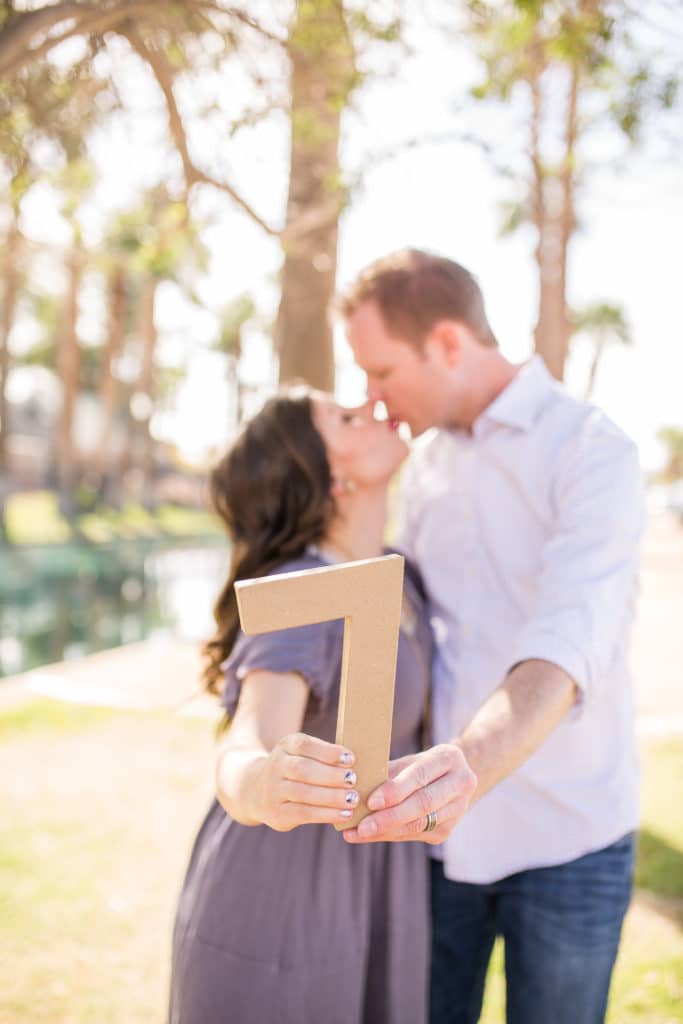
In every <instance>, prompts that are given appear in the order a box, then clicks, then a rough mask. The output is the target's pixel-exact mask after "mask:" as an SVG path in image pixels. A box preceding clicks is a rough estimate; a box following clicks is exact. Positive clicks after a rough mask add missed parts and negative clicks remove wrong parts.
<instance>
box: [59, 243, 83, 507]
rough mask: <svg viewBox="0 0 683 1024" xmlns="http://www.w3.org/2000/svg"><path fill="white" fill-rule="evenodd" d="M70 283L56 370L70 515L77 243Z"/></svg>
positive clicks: (76, 383) (63, 492)
mask: <svg viewBox="0 0 683 1024" xmlns="http://www.w3.org/2000/svg"><path fill="white" fill-rule="evenodd" d="M67 266H68V273H69V284H68V288H67V295H66V303H65V307H64V322H63V325H62V331H61V337H60V339H59V349H58V353H57V371H58V373H59V379H60V381H61V385H62V408H61V413H60V417H59V425H58V430H57V480H58V487H59V498H60V507H61V509H62V511H63V513H64V515H65V516H67V518H73V516H74V514H75V511H76V504H75V495H74V491H75V486H76V452H75V448H74V436H73V435H74V418H75V412H76V401H77V399H78V393H79V390H80V377H81V350H80V346H79V344H78V293H79V290H80V286H81V278H82V276H83V253H82V251H81V250H80V249H79V248H78V246H75V247H74V248H73V249H72V251H71V253H70V255H69V258H68V261H67Z"/></svg>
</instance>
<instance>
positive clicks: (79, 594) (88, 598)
mask: <svg viewBox="0 0 683 1024" xmlns="http://www.w3.org/2000/svg"><path fill="white" fill-rule="evenodd" d="M228 560H229V551H228V548H227V545H226V544H225V543H222V542H221V541H220V540H217V539H216V538H210V539H207V540H206V541H196V540H194V539H193V540H192V541H183V542H178V541H168V540H166V539H164V540H155V539H149V538H136V539H131V540H119V541H116V542H115V543H112V544H102V545H85V544H66V545H62V546H50V547H34V548H28V547H27V548H12V547H4V546H3V547H0V677H2V676H8V675H13V674H14V673H16V672H23V671H25V670H27V669H30V668H35V667H37V666H39V665H45V664H48V663H50V662H54V661H63V660H66V659H70V658H76V657H80V656H82V655H83V654H89V653H92V652H94V651H100V650H104V649H106V648H109V647H117V646H119V645H120V644H124V643H131V642H134V641H136V640H143V639H146V638H148V637H150V636H155V635H159V634H173V635H176V636H179V637H181V638H183V639H192V640H199V639H202V638H203V637H205V636H207V635H208V633H209V632H210V630H211V626H212V615H211V611H212V607H213V603H214V601H215V598H216V596H217V593H218V590H219V588H220V586H221V583H222V581H223V580H224V579H225V576H226V573H227V569H228Z"/></svg>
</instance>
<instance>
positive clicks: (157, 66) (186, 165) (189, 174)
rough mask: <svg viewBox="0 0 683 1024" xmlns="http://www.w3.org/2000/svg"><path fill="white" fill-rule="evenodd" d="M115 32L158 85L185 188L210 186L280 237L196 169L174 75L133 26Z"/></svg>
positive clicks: (229, 188) (231, 193)
mask: <svg viewBox="0 0 683 1024" xmlns="http://www.w3.org/2000/svg"><path fill="white" fill-rule="evenodd" d="M118 32H119V34H120V35H122V36H124V37H125V38H126V39H127V40H128V42H129V43H130V45H131V47H132V48H133V50H134V51H135V52H136V53H137V54H138V56H139V57H140V58H141V59H142V60H144V61H145V63H146V64H147V65H148V66H149V68H150V69H151V71H152V73H153V75H154V77H155V79H156V82H157V85H158V86H159V88H160V89H161V92H162V93H163V96H164V100H165V101H166V109H167V111H168V122H169V129H170V132H171V135H172V136H173V140H174V142H175V145H176V148H177V150H178V152H179V154H180V159H181V161H182V164H183V173H184V175H185V183H186V185H187V188H188V189H190V188H191V187H192V186H193V185H196V184H205V185H213V187H214V188H217V189H220V191H221V192H225V193H226V194H227V195H229V196H230V198H231V199H232V200H233V202H235V203H236V204H237V205H238V206H239V207H240V209H241V210H243V211H244V212H245V213H246V214H248V215H249V217H251V219H252V220H253V221H254V222H255V223H256V224H258V225H259V227H260V228H262V229H263V231H265V232H266V234H268V235H270V236H271V237H273V238H278V237H280V234H281V232H280V231H278V230H277V229H276V228H274V227H272V225H270V224H268V223H267V222H266V221H265V220H264V219H263V218H262V217H260V216H259V214H258V213H257V212H256V211H255V210H254V208H253V207H252V206H251V205H250V204H249V203H248V202H247V201H246V200H245V199H243V198H242V196H241V195H240V194H239V193H238V192H237V191H236V190H235V189H234V188H233V187H232V185H229V184H228V183H227V182H225V181H221V180H219V179H218V178H214V177H212V176H211V175H209V174H207V173H206V172H205V171H202V170H201V168H199V167H197V166H196V165H195V163H194V162H193V160H192V157H191V156H190V150H189V146H188V141H187V135H186V132H185V126H184V125H183V120H182V117H181V115H180V111H179V110H178V104H177V103H176V99H175V95H174V92H173V73H172V71H171V70H170V68H169V67H168V64H167V62H166V60H165V58H164V57H163V55H162V54H161V53H160V52H159V50H157V49H156V48H155V47H154V46H149V45H148V44H147V43H146V42H144V41H143V40H142V38H141V37H140V36H139V35H138V34H137V32H136V31H135V29H134V28H132V26H130V25H125V26H121V27H120V28H119V29H118Z"/></svg>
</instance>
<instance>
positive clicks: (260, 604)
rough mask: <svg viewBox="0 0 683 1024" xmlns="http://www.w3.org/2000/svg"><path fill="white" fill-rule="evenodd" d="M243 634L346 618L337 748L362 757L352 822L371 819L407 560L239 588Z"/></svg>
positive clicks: (381, 768) (381, 770)
mask: <svg viewBox="0 0 683 1024" xmlns="http://www.w3.org/2000/svg"><path fill="white" fill-rule="evenodd" d="M235 593H236V595H237V606H238V610H239V615H240V623H241V626H242V629H243V631H244V632H245V633H248V634H250V635H254V634H257V633H270V632H273V631H274V630H277V629H290V628H291V627H293V626H307V625H311V624H312V623H315V622H327V621H328V620H330V619H344V649H343V655H342V670H341V688H340V694H339V711H338V715H337V743H341V744H343V745H344V746H345V747H348V748H349V750H352V751H353V752H354V754H355V755H356V763H355V766H354V767H355V770H356V774H357V776H358V785H357V789H358V792H359V793H360V801H359V804H358V807H357V808H356V811H355V813H354V814H353V816H352V817H351V818H349V820H348V822H345V823H344V824H343V825H337V826H335V827H336V828H340V829H346V828H352V827H353V826H354V825H357V824H358V822H359V821H361V819H362V818H364V817H365V816H366V815H367V814H368V813H369V811H368V809H367V807H366V805H365V801H366V800H367V798H368V796H369V795H370V793H371V792H372V791H373V789H376V788H377V786H379V785H380V784H381V783H382V782H384V781H385V779H386V777H387V762H388V759H389V745H390V742H391V719H392V715H393V708H394V679H395V675H396V651H397V647H398V630H399V624H400V620H401V600H402V594H403V557H402V556H401V555H385V556H383V557H382V558H369V559H366V560H365V561H362V562H347V563H344V564H342V565H331V566H328V567H326V568H324V569H307V570H303V571H301V572H287V573H281V574H280V575H275V576H264V577H263V578H262V579H257V580H241V581H240V582H237V583H235Z"/></svg>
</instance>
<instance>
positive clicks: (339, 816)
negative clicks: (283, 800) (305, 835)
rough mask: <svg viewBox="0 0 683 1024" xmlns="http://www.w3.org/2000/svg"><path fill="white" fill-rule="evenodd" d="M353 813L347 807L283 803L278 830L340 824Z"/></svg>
mask: <svg viewBox="0 0 683 1024" xmlns="http://www.w3.org/2000/svg"><path fill="white" fill-rule="evenodd" d="M352 814H353V811H351V810H349V809H348V808H344V810H339V809H338V808H334V807H313V806H312V805H310V804H283V805H282V808H281V810H280V814H279V820H278V824H277V825H276V826H275V827H276V828H278V829H279V830H280V831H288V830H290V829H293V828H296V827H297V825H340V824H341V823H342V822H344V821H348V819H349V818H350V817H351V815H352Z"/></svg>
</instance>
